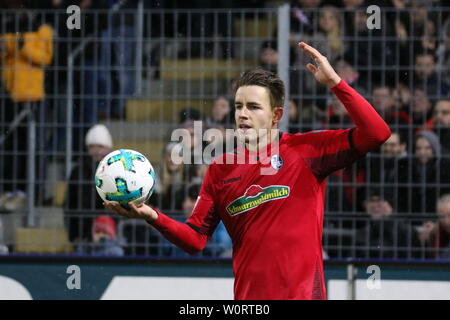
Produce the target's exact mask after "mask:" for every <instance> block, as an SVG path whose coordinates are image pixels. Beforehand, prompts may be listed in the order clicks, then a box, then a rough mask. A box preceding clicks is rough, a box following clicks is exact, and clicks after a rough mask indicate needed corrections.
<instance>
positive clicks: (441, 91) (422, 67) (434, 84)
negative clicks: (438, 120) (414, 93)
mask: <svg viewBox="0 0 450 320" xmlns="http://www.w3.org/2000/svg"><path fill="white" fill-rule="evenodd" d="M436 63H437V61H436V56H435V55H434V54H432V53H430V52H426V51H424V52H421V53H419V54H418V55H417V56H416V59H415V66H414V71H415V72H414V88H419V89H422V90H424V91H425V92H427V93H428V94H429V96H430V98H431V100H432V101H436V100H437V99H440V98H441V97H443V96H445V95H447V94H448V93H449V89H450V86H449V84H448V83H446V82H445V81H444V79H442V78H441V77H440V76H439V75H438V74H437V72H436V71H437V69H436Z"/></svg>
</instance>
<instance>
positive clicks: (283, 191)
mask: <svg viewBox="0 0 450 320" xmlns="http://www.w3.org/2000/svg"><path fill="white" fill-rule="evenodd" d="M289 193H290V189H289V187H288V186H268V187H265V188H263V187H261V186H260V185H254V184H253V185H251V186H250V187H249V188H248V189H247V190H246V191H245V193H244V195H243V196H242V197H239V198H237V199H236V200H234V201H233V202H231V203H230V204H229V205H228V206H227V208H226V209H227V212H228V214H229V215H230V216H236V215H238V214H240V213H242V212H245V211H248V210H250V209H253V208H256V207H258V206H259V205H260V204H262V203H264V202H268V201H272V200H277V199H283V198H287V197H289Z"/></svg>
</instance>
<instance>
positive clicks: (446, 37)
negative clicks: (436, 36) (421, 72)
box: [436, 18, 450, 83]
mask: <svg viewBox="0 0 450 320" xmlns="http://www.w3.org/2000/svg"><path fill="white" fill-rule="evenodd" d="M441 30H442V31H441V38H442V42H441V43H440V44H439V46H438V48H437V50H436V56H437V58H438V70H442V72H443V74H442V78H443V79H444V81H445V82H446V83H450V67H449V66H450V19H449V18H447V21H445V23H444V25H443V26H442V28H441Z"/></svg>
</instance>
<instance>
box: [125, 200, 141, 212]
mask: <svg viewBox="0 0 450 320" xmlns="http://www.w3.org/2000/svg"><path fill="white" fill-rule="evenodd" d="M128 206H129V207H130V209H131V211H134V212H135V213H138V214H139V207H142V205H140V206H139V207H138V206H137V205H135V204H134V203H133V202H128Z"/></svg>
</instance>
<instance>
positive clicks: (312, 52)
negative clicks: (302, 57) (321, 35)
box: [299, 42, 322, 61]
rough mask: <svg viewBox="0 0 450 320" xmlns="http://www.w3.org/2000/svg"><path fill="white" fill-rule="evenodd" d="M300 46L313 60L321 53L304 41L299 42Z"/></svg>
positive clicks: (317, 58) (319, 56)
mask: <svg viewBox="0 0 450 320" xmlns="http://www.w3.org/2000/svg"><path fill="white" fill-rule="evenodd" d="M299 46H300V48H302V49H303V51H304V52H305V53H307V54H308V55H309V56H310V57H311V58H313V59H314V60H316V61H317V60H319V59H320V58H321V57H322V55H321V54H320V52H319V51H318V50H317V49H316V48H313V47H311V46H310V45H308V44H306V43H304V42H300V43H299Z"/></svg>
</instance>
